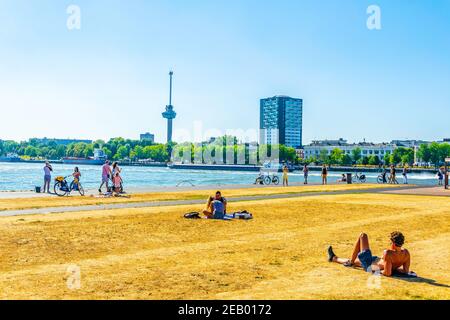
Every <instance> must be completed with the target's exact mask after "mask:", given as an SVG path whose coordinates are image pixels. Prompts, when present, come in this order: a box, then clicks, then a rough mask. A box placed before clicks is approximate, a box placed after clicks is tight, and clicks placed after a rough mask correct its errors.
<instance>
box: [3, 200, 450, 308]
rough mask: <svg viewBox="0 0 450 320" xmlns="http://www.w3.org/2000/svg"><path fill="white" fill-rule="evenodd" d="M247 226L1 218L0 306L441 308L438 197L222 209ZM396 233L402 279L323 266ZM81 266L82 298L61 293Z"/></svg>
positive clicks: (157, 211) (444, 203) (377, 247)
mask: <svg viewBox="0 0 450 320" xmlns="http://www.w3.org/2000/svg"><path fill="white" fill-rule="evenodd" d="M242 208H246V209H250V210H251V211H252V212H253V213H254V214H255V219H254V220H253V221H232V222H223V221H208V220H195V221H194V220H192V221H191V220H185V219H183V218H181V216H182V213H183V212H186V211H190V210H192V209H197V210H198V209H200V208H195V207H192V206H180V207H162V208H146V209H128V210H107V211H97V212H86V213H66V214H55V215H47V216H43V215H40V216H25V217H7V218H6V217H5V218H1V219H0V248H1V251H0V253H1V257H0V298H3V299H37V298H49V299H449V298H450V290H449V285H450V275H449V272H448V265H449V263H450V252H449V245H448V244H449V241H450V224H449V218H450V203H449V201H448V198H439V197H415V196H398V195H379V194H364V195H327V196H319V197H305V198H297V199H287V200H267V201H252V202H243V203H233V204H231V209H242ZM397 229H399V230H402V231H403V232H404V233H405V234H406V237H407V243H406V247H407V248H408V249H409V250H410V251H411V253H412V259H413V262H412V269H413V270H414V271H416V272H417V273H419V275H421V276H422V277H424V278H426V279H430V280H426V281H419V282H408V281H405V280H399V279H388V278H377V279H379V280H380V281H381V282H380V283H379V284H377V282H376V281H373V278H371V277H369V276H368V274H366V273H364V272H362V271H359V270H354V269H347V268H344V267H342V266H339V265H335V264H329V263H328V262H326V258H325V251H326V248H327V246H328V245H329V244H333V245H334V246H335V249H336V251H337V253H339V254H342V255H348V254H349V253H350V250H351V246H352V244H353V242H354V241H355V238H356V237H357V235H358V234H359V233H360V232H361V231H365V232H368V233H369V235H370V237H371V244H372V246H373V249H374V253H378V254H380V253H381V251H382V249H384V247H385V246H386V245H387V244H388V239H387V237H388V235H389V233H390V232H391V231H393V230H397ZM71 264H75V265H77V266H79V267H80V268H81V288H80V289H79V290H69V289H68V288H67V286H66V279H67V267H68V266H69V265H71Z"/></svg>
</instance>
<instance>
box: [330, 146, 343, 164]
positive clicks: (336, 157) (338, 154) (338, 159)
mask: <svg viewBox="0 0 450 320" xmlns="http://www.w3.org/2000/svg"><path fill="white" fill-rule="evenodd" d="M343 157H344V153H343V151H342V150H341V149H339V148H335V149H334V150H333V151H331V155H330V162H331V163H332V164H336V165H340V164H342V159H343Z"/></svg>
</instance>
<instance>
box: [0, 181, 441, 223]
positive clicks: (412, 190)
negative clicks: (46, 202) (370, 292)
mask: <svg viewBox="0 0 450 320" xmlns="http://www.w3.org/2000/svg"><path fill="white" fill-rule="evenodd" d="M429 189H431V188H423V187H417V186H408V187H405V186H402V187H399V188H394V189H393V188H382V187H380V188H377V189H366V190H344V191H328V192H303V193H291V194H273V195H260V196H242V197H229V198H228V201H230V202H242V201H257V200H270V199H292V198H299V197H317V196H323V195H345V194H369V193H390V194H414V195H418V194H422V193H421V192H428V191H429ZM448 193H449V194H448V195H447V196H450V190H449V192H448ZM423 195H427V194H423ZM204 204H205V201H204V200H175V201H151V202H136V203H115V204H102V205H86V206H70V207H49V208H41V209H24V210H7V211H1V212H0V217H10V216H21V215H34V214H54V213H66V212H83V211H97V210H113V209H135V208H148V207H164V206H181V205H204Z"/></svg>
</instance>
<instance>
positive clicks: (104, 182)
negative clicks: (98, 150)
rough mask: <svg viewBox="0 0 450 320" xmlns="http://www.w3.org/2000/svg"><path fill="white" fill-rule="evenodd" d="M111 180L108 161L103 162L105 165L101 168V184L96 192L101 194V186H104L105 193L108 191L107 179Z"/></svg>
mask: <svg viewBox="0 0 450 320" xmlns="http://www.w3.org/2000/svg"><path fill="white" fill-rule="evenodd" d="M110 178H112V171H111V167H110V166H109V160H106V161H105V164H104V165H103V166H102V183H101V184H100V187H99V188H98V192H99V193H102V187H103V185H106V192H108V191H109V179H110Z"/></svg>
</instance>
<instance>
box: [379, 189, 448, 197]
mask: <svg viewBox="0 0 450 320" xmlns="http://www.w3.org/2000/svg"><path fill="white" fill-rule="evenodd" d="M383 193H391V194H405V195H406V194H409V195H420V196H442V197H450V189H447V190H446V189H444V187H443V186H440V187H423V186H417V187H415V188H412V189H410V188H406V189H399V190H387V191H384V192H383Z"/></svg>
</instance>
